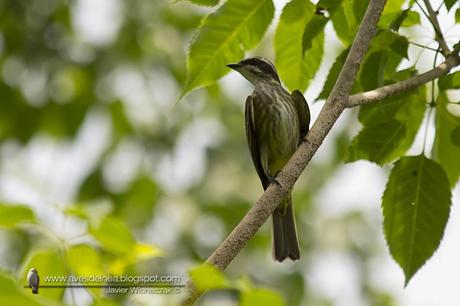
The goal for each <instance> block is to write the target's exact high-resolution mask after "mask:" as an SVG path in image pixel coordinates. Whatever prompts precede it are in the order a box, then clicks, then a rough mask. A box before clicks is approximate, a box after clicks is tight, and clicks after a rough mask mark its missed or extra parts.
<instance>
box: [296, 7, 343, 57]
mask: <svg viewBox="0 0 460 306" xmlns="http://www.w3.org/2000/svg"><path fill="white" fill-rule="evenodd" d="M342 1H343V0H321V1H319V2H318V4H317V5H316V9H315V13H314V15H313V16H312V17H311V19H310V20H309V21H308V23H307V24H306V26H305V29H304V30H303V35H302V53H305V51H307V50H308V49H310V48H311V47H312V45H313V42H314V40H315V38H316V37H317V36H318V34H319V33H323V31H324V27H325V26H326V24H327V23H328V22H329V20H330V17H331V16H333V15H334V14H335V12H336V11H337V9H338V8H339V7H340V5H341V4H342ZM309 3H310V2H309ZM318 9H324V10H326V11H327V13H326V15H327V17H326V16H324V15H323V14H321V12H316V11H317V10H318Z"/></svg>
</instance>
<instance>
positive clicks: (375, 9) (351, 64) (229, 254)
mask: <svg viewBox="0 0 460 306" xmlns="http://www.w3.org/2000/svg"><path fill="white" fill-rule="evenodd" d="M385 3H386V0H371V1H370V2H369V5H368V7H367V10H366V13H365V15H364V18H363V21H362V23H361V25H360V27H359V31H358V33H357V34H356V37H355V40H354V42H353V45H352V47H351V50H350V52H349V53H348V56H347V59H346V60H345V63H344V65H343V68H342V71H341V72H340V75H339V77H338V79H337V81H336V83H335V85H334V88H333V89H332V91H331V94H330V95H329V98H328V99H327V101H326V103H325V104H324V107H323V109H322V110H321V112H320V114H319V116H318V119H317V120H316V122H315V124H314V125H313V126H312V128H311V130H310V132H309V133H308V135H307V136H306V138H305V139H304V142H302V144H301V145H300V146H299V147H298V148H297V151H296V152H295V153H294V154H293V156H292V157H291V158H290V160H289V162H288V163H287V164H286V165H285V167H284V168H283V169H282V170H281V172H280V173H279V174H278V175H277V177H276V179H277V181H278V183H279V184H271V185H270V186H269V187H268V188H267V190H265V192H264V193H263V194H262V196H261V197H260V198H259V199H258V200H257V202H256V203H255V205H254V206H253V207H252V208H251V209H250V210H249V212H248V213H247V214H246V216H244V218H243V219H242V220H241V221H240V223H239V224H238V225H237V226H236V227H235V228H234V229H233V231H232V232H231V233H230V235H229V236H228V237H227V238H226V239H225V241H224V242H222V244H221V245H220V246H219V247H218V248H217V249H216V250H215V251H214V252H213V253H212V254H211V256H210V257H209V258H208V259H207V260H206V263H208V264H212V265H214V266H216V267H218V268H219V269H221V270H223V269H225V268H226V267H227V266H228V264H230V262H232V260H233V259H234V258H235V256H236V255H237V254H238V253H239V252H240V251H241V250H242V249H243V248H244V247H245V245H246V243H247V242H248V241H249V240H250V239H251V238H252V237H253V236H254V235H255V234H256V233H257V231H258V230H259V228H260V227H261V226H262V225H263V224H264V223H265V222H266V221H267V219H268V218H269V217H270V215H271V214H272V212H273V211H274V210H275V209H276V207H278V205H279V203H281V201H282V199H283V198H285V197H286V195H287V194H288V193H289V191H290V190H291V189H292V188H293V186H294V184H295V182H296V181H297V179H298V178H299V176H300V174H301V173H302V172H303V170H304V169H305V167H306V166H307V164H308V163H309V162H310V160H311V158H312V157H313V155H314V154H315V152H316V151H317V150H318V148H319V146H320V145H321V143H322V142H323V140H324V138H325V137H326V136H327V134H328V133H329V131H330V130H331V128H332V127H333V125H334V123H335V122H336V121H337V119H338V118H339V116H340V114H341V113H342V112H343V110H344V109H345V107H346V106H347V103H348V96H349V93H350V90H351V87H352V86H353V83H354V81H355V77H356V74H357V72H358V69H359V65H360V63H361V61H362V59H363V57H364V55H365V54H366V52H367V49H368V46H369V42H370V40H371V39H372V37H373V36H374V33H375V29H376V27H377V23H378V21H379V19H380V15H381V13H382V11H383V8H384V6H385ZM186 287H187V289H188V297H187V299H186V300H185V301H184V303H183V305H192V304H193V303H194V302H195V301H196V299H197V298H198V297H199V296H200V295H201V293H200V292H197V290H196V289H195V288H194V287H193V284H192V282H191V281H190V280H189V281H188V282H187V284H186Z"/></svg>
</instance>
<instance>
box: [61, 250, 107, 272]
mask: <svg viewBox="0 0 460 306" xmlns="http://www.w3.org/2000/svg"><path fill="white" fill-rule="evenodd" d="M67 261H68V263H69V265H70V268H71V269H72V271H73V272H74V273H75V274H77V275H80V276H92V275H102V274H104V271H103V270H102V262H101V258H100V255H99V252H98V251H96V249H94V248H93V247H91V246H89V245H86V244H80V245H75V246H72V247H71V248H70V249H69V250H68V251H67Z"/></svg>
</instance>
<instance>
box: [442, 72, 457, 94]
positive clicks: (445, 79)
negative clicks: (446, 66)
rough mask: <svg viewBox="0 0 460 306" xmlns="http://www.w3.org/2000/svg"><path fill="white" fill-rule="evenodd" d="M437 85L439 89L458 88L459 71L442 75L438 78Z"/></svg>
mask: <svg viewBox="0 0 460 306" xmlns="http://www.w3.org/2000/svg"><path fill="white" fill-rule="evenodd" d="M438 86H439V89H440V90H446V89H459V88H460V71H456V72H454V73H451V74H448V75H444V76H442V77H440V78H439V81H438Z"/></svg>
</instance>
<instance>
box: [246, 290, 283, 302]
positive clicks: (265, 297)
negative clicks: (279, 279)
mask: <svg viewBox="0 0 460 306" xmlns="http://www.w3.org/2000/svg"><path fill="white" fill-rule="evenodd" d="M254 305H270V306H283V305H284V302H283V297H282V296H281V295H280V294H279V293H277V292H274V291H271V290H267V289H261V288H256V289H251V290H244V291H243V292H241V302H240V306H254Z"/></svg>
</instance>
